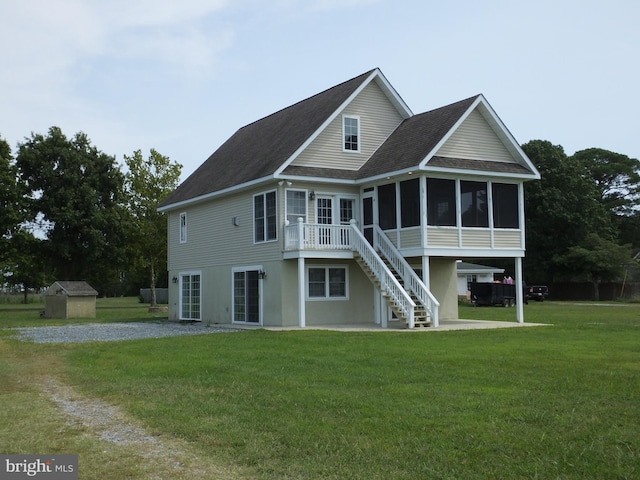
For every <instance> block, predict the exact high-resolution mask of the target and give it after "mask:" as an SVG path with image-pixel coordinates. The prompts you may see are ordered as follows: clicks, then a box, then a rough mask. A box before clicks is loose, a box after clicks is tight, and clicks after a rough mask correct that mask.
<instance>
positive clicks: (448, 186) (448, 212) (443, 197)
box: [427, 178, 456, 227]
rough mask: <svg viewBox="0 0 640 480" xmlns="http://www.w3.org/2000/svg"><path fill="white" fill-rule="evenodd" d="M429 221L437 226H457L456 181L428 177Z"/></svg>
mask: <svg viewBox="0 0 640 480" xmlns="http://www.w3.org/2000/svg"><path fill="white" fill-rule="evenodd" d="M427 223H428V224H429V225H432V226H436V227H455V226H456V182H455V180H446V179H442V178H427Z"/></svg>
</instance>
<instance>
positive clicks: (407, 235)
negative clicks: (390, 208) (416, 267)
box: [400, 227, 422, 248]
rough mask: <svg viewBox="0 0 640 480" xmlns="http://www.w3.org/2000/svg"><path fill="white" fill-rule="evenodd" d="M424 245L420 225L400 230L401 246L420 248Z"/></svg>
mask: <svg viewBox="0 0 640 480" xmlns="http://www.w3.org/2000/svg"><path fill="white" fill-rule="evenodd" d="M421 246H422V239H421V236H420V227H415V228H403V229H401V230H400V247H401V248H419V247H421Z"/></svg>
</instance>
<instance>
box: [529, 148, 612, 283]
mask: <svg viewBox="0 0 640 480" xmlns="http://www.w3.org/2000/svg"><path fill="white" fill-rule="evenodd" d="M522 149H523V150H524V152H525V153H526V154H527V155H528V156H529V158H530V159H531V160H532V161H533V163H534V164H535V165H536V167H537V168H538V170H539V171H540V175H541V179H540V180H539V181H536V182H527V183H525V198H526V203H525V215H526V218H527V230H526V235H527V238H526V241H527V256H526V258H525V261H524V265H525V271H526V274H527V281H528V282H529V283H532V282H550V281H553V280H554V279H556V278H557V279H559V278H566V277H567V276H572V275H573V274H574V273H575V274H578V273H579V272H577V271H576V272H574V271H567V269H568V268H573V267H575V265H574V264H573V263H571V262H565V261H563V260H562V259H563V257H564V255H566V254H567V253H568V252H569V249H570V248H571V247H575V246H579V245H581V244H582V241H583V240H584V239H585V238H587V236H588V235H589V234H591V233H593V234H596V235H598V236H599V237H600V238H602V239H603V240H611V239H612V238H613V237H612V235H613V228H612V224H611V216H610V215H609V214H608V212H607V210H606V208H605V207H604V205H603V203H602V202H601V201H600V198H601V197H600V192H599V191H598V190H597V189H596V186H595V184H594V183H593V181H592V179H591V175H590V172H589V171H588V170H587V169H586V168H585V166H584V164H583V163H582V162H580V161H578V160H577V159H575V158H571V157H567V155H566V154H565V152H564V149H563V148H562V147H561V146H559V145H553V144H551V143H550V142H548V141H544V140H532V141H531V142H528V143H526V144H525V145H523V146H522Z"/></svg>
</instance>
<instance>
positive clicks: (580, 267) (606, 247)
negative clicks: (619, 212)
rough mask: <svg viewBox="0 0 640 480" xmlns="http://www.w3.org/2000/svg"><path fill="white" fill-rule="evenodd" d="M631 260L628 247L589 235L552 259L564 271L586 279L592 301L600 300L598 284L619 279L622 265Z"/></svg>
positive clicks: (593, 234) (592, 234)
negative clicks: (591, 292) (591, 291)
mask: <svg viewBox="0 0 640 480" xmlns="http://www.w3.org/2000/svg"><path fill="white" fill-rule="evenodd" d="M630 259H631V249H630V247H629V245H618V244H617V243H615V242H614V241H612V240H609V239H604V238H601V237H600V236H599V235H597V234H595V233H590V234H588V235H587V237H586V238H585V239H584V241H583V242H581V243H580V244H579V245H574V246H570V247H569V248H568V249H567V251H566V252H565V253H564V254H563V255H560V256H558V258H556V259H554V260H555V261H556V262H557V263H558V264H560V265H563V266H565V267H566V271H568V272H573V273H574V275H575V274H577V275H579V276H581V277H586V278H587V279H588V280H589V281H591V282H592V284H593V295H594V300H596V301H597V300H600V283H601V282H602V281H605V280H614V279H617V278H620V276H621V274H622V271H623V269H624V265H625V264H626V263H627V262H629V261H630Z"/></svg>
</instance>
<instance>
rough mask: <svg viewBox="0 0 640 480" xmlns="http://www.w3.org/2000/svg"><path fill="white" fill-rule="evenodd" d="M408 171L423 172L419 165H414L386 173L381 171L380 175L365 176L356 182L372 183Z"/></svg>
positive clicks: (359, 183)
mask: <svg viewBox="0 0 640 480" xmlns="http://www.w3.org/2000/svg"><path fill="white" fill-rule="evenodd" d="M409 173H413V174H416V176H418V175H420V174H421V173H423V170H420V168H419V167H417V166H416V167H415V168H405V169H403V170H394V171H393V172H386V173H381V174H380V175H375V176H373V177H367V178H360V179H358V180H357V181H356V183H357V184H358V185H362V184H365V183H373V182H377V181H380V180H387V179H392V180H393V179H395V178H397V177H400V176H404V175H407V174H409Z"/></svg>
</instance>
